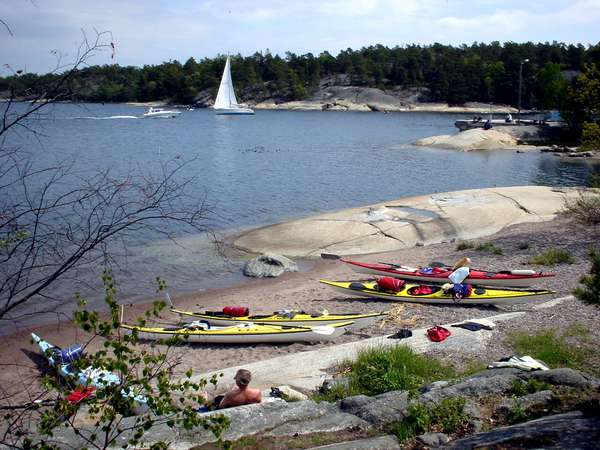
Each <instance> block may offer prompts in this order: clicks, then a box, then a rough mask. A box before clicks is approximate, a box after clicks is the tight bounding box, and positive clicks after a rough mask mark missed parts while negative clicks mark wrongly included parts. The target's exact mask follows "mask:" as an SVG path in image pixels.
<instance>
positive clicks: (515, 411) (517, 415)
mask: <svg viewBox="0 0 600 450" xmlns="http://www.w3.org/2000/svg"><path fill="white" fill-rule="evenodd" d="M528 420H529V415H528V414H527V412H526V411H525V409H524V408H523V407H522V406H521V405H519V404H516V405H515V406H514V407H513V408H512V409H511V410H510V411H509V412H508V415H507V417H506V421H507V422H508V423H509V424H510V425H514V424H516V423H522V422H527V421H528Z"/></svg>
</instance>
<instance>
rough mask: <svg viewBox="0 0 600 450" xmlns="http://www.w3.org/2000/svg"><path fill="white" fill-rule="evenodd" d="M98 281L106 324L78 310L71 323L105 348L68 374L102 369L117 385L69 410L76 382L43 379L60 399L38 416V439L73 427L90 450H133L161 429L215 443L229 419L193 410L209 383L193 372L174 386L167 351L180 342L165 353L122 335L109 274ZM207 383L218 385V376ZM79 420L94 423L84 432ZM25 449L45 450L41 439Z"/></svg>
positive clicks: (75, 364)
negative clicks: (121, 446) (204, 433)
mask: <svg viewBox="0 0 600 450" xmlns="http://www.w3.org/2000/svg"><path fill="white" fill-rule="evenodd" d="M102 281H103V283H104V289H105V299H104V300H105V303H106V305H107V306H108V308H109V311H110V313H109V317H108V319H103V318H102V317H101V316H100V315H99V314H98V312H96V311H88V310H86V309H82V308H81V309H79V310H78V311H77V312H76V313H75V315H74V321H75V323H76V324H77V325H78V326H79V327H80V328H81V329H82V330H84V331H85V332H87V333H89V334H91V335H92V336H93V337H92V338H91V340H96V339H101V340H102V342H103V345H102V346H101V349H100V350H98V351H96V352H94V353H86V354H84V356H83V357H82V358H80V359H78V360H76V361H75V362H73V363H71V369H72V371H73V372H75V373H77V372H78V371H83V370H86V369H87V368H90V367H91V368H93V369H98V370H106V371H108V372H112V373H113V374H115V375H118V377H119V380H120V381H119V382H117V383H113V384H109V383H105V384H104V385H102V386H99V387H98V388H97V389H96V391H95V392H94V395H93V396H92V397H90V398H87V399H86V400H85V401H84V402H81V403H79V404H76V405H72V404H70V403H69V402H67V401H66V400H65V396H66V392H68V391H70V390H71V389H73V387H75V386H76V385H77V382H76V379H68V380H64V381H66V385H65V383H64V382H59V380H58V379H57V378H54V379H53V378H45V379H43V385H44V386H45V387H46V388H47V389H49V390H50V391H51V392H55V393H56V397H57V399H58V400H57V401H56V402H55V404H54V405H53V406H51V407H48V408H45V409H43V410H42V412H41V415H40V420H39V421H38V432H39V433H40V435H41V438H42V439H44V438H47V437H51V436H52V434H53V431H54V430H55V429H56V428H57V427H59V426H60V427H67V428H71V429H72V430H73V431H74V433H75V434H76V435H78V436H79V437H80V438H81V439H83V440H84V441H86V442H87V444H88V445H89V446H90V447H94V448H106V447H109V446H111V445H113V443H115V442H116V441H117V440H119V442H122V443H126V444H127V445H129V446H131V447H137V446H138V445H139V444H140V442H141V441H142V438H143V436H144V434H145V433H146V432H147V431H148V430H149V429H150V428H152V427H153V426H155V425H159V424H166V425H167V426H168V427H171V428H173V427H175V426H179V427H182V428H184V429H186V430H191V429H193V428H195V427H203V428H204V429H208V430H210V431H211V432H213V433H214V434H215V436H216V437H217V438H218V437H219V436H220V435H221V433H222V431H223V430H224V429H225V428H226V427H227V426H228V419H227V418H225V417H224V416H216V417H210V418H205V417H202V416H200V415H199V414H198V413H197V412H196V410H195V408H196V407H198V406H199V405H202V404H204V402H205V399H204V397H203V396H202V389H203V388H204V387H205V386H206V384H207V381H206V380H199V381H192V375H193V374H192V371H191V370H188V371H187V372H186V374H185V378H184V379H183V380H180V381H173V369H174V368H175V366H176V365H177V361H174V360H173V359H172V357H171V355H170V353H169V347H170V346H171V345H175V344H178V343H180V342H181V340H178V339H169V340H165V341H162V342H159V343H160V344H165V345H167V350H161V349H160V348H159V347H158V346H155V345H152V346H147V345H141V344H140V342H139V339H138V336H137V333H136V332H135V331H134V332H133V333H132V334H123V333H121V332H120V323H121V322H120V317H119V315H120V309H119V305H118V304H117V299H116V287H115V283H114V280H113V278H112V276H111V275H110V273H108V272H105V273H104V274H103V276H102ZM157 283H158V290H159V291H160V290H162V289H164V288H165V287H166V284H165V283H164V281H162V280H161V279H159V278H157ZM78 298H79V297H78ZM79 300H80V301H79V303H80V305H85V301H82V300H81V299H80V298H79ZM164 307H165V305H164V303H162V302H156V303H155V304H154V305H153V307H152V308H151V309H150V310H148V311H147V312H146V314H145V317H146V318H148V317H152V316H158V314H159V313H160V311H161V310H162V309H163V308H164ZM140 321H141V322H143V321H145V319H140ZM90 342H91V341H90ZM88 344H89V342H88ZM210 382H211V383H212V384H214V385H216V377H213V379H211V380H210ZM82 415H85V421H84V422H85V423H87V424H93V426H92V427H91V428H88V427H89V425H88V427H85V428H84V427H82V426H81V425H80V423H81V421H80V419H78V416H82ZM127 416H132V419H130V421H129V422H128V424H127V425H125V422H122V419H123V418H124V417H127ZM165 445H166V443H160V442H159V443H156V444H154V446H153V447H152V448H156V449H159V448H166V446H165ZM28 446H29V448H38V449H41V448H46V447H45V444H44V441H43V440H40V441H31V442H29V444H28Z"/></svg>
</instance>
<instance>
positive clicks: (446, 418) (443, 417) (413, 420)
mask: <svg viewBox="0 0 600 450" xmlns="http://www.w3.org/2000/svg"><path fill="white" fill-rule="evenodd" d="M464 407H465V399H464V398H462V397H452V398H445V399H443V400H442V401H441V402H439V403H437V404H433V405H420V404H414V405H411V406H409V407H408V416H407V417H406V418H405V419H404V420H403V421H402V422H396V423H394V424H392V425H391V426H390V428H389V431H390V432H391V433H393V434H395V435H396V437H397V438H398V440H400V441H401V442H402V441H406V440H408V439H412V438H413V437H415V436H418V435H419V434H422V433H427V432H442V433H446V434H453V433H456V432H457V431H459V430H460V429H461V428H463V427H466V426H467V425H468V422H469V420H470V417H469V415H468V414H466V413H465V412H464Z"/></svg>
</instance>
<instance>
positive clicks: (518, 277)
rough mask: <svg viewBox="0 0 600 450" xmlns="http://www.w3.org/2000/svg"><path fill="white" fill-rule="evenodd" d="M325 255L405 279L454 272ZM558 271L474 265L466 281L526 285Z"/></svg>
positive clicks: (441, 278) (440, 279)
mask: <svg viewBox="0 0 600 450" xmlns="http://www.w3.org/2000/svg"><path fill="white" fill-rule="evenodd" d="M321 257H322V258H324V259H339V260H340V261H342V262H345V263H346V264H349V265H350V267H352V269H353V270H354V271H355V272H359V273H366V274H370V275H380V276H391V277H394V278H401V279H403V280H410V281H419V282H424V283H448V282H449V279H448V276H449V275H450V274H451V273H452V267H417V268H414V267H408V266H404V265H400V264H392V263H368V262H360V261H352V260H349V259H344V258H339V257H336V255H329V254H325V253H324V254H322V255H321ZM554 275H555V274H553V273H548V272H536V271H534V270H501V271H498V272H492V271H486V270H479V269H471V270H470V271H469V276H468V277H467V278H466V279H465V281H464V282H465V283H470V284H474V285H482V286H507V287H527V286H531V285H533V284H535V283H537V282H539V281H541V280H543V279H544V278H548V277H553V276H554Z"/></svg>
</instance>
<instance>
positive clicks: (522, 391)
mask: <svg viewBox="0 0 600 450" xmlns="http://www.w3.org/2000/svg"><path fill="white" fill-rule="evenodd" d="M549 389H552V385H551V384H548V383H544V382H543V381H539V380H536V379H535V378H530V379H529V380H527V382H525V381H523V380H515V381H514V382H513V385H512V389H511V392H512V394H513V395H514V396H515V397H525V396H526V395H529V394H534V393H536V392H540V391H546V390H549Z"/></svg>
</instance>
